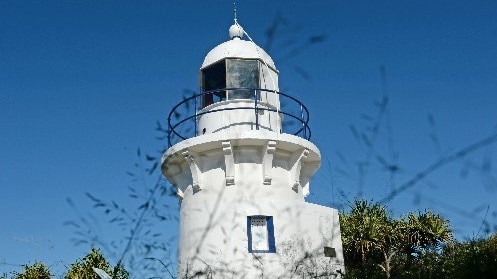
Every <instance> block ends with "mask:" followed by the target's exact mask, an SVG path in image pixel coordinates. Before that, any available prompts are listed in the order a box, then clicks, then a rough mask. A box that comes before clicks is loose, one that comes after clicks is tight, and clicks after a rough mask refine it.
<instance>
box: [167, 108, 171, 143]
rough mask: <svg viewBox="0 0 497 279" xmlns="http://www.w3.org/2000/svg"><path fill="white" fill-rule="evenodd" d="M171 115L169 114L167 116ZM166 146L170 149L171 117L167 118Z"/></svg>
mask: <svg viewBox="0 0 497 279" xmlns="http://www.w3.org/2000/svg"><path fill="white" fill-rule="evenodd" d="M169 115H171V114H169ZM167 144H168V146H169V147H171V117H170V116H169V117H167Z"/></svg>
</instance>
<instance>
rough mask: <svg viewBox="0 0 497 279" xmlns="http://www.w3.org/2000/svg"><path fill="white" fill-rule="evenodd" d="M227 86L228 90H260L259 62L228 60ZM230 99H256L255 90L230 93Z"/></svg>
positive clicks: (232, 91) (231, 91)
mask: <svg viewBox="0 0 497 279" xmlns="http://www.w3.org/2000/svg"><path fill="white" fill-rule="evenodd" d="M226 67H227V68H226V72H227V75H228V76H227V78H226V85H227V87H228V88H258V87H259V61H258V60H249V59H227V65H226ZM228 98H229V99H254V90H248V89H239V90H230V91H229V92H228Z"/></svg>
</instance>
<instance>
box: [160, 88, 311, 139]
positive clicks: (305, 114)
mask: <svg viewBox="0 0 497 279" xmlns="http://www.w3.org/2000/svg"><path fill="white" fill-rule="evenodd" d="M272 94H274V95H272ZM213 96H216V97H218V98H219V100H216V101H214V100H213ZM268 96H270V97H276V98H275V100H276V101H277V102H278V103H279V104H280V105H279V106H280V108H279V109H278V108H277V107H276V106H274V105H270V104H269V103H268V102H267V100H268V99H269V97H268ZM206 100H208V103H206ZM233 100H245V101H246V100H248V101H250V100H251V101H252V102H253V105H250V106H242V107H222V108H219V109H216V108H215V107H211V106H214V105H216V104H219V103H223V102H229V101H233ZM252 102H251V104H252ZM232 110H253V111H254V116H255V117H254V119H255V123H254V124H255V125H254V127H255V129H256V130H259V128H260V127H261V126H260V124H259V118H260V114H261V112H263V111H270V112H276V113H278V114H279V115H280V119H281V131H280V132H281V133H287V134H293V135H296V136H300V137H302V138H304V139H307V140H309V139H310V137H311V129H310V128H309V125H308V123H309V111H308V110H307V108H306V107H305V106H304V104H303V103H302V102H300V101H299V100H297V99H296V98H294V97H292V96H290V95H287V94H284V93H281V92H277V91H274V90H269V89H261V88H224V89H218V90H212V91H207V92H202V93H198V94H194V95H192V96H190V97H188V98H185V99H183V101H181V102H180V103H178V104H177V105H176V106H174V107H173V108H172V109H171V112H170V113H169V116H168V119H167V122H168V143H169V146H172V145H173V144H176V143H178V142H179V141H182V140H185V139H187V138H191V137H195V136H197V135H198V132H197V124H198V123H197V120H198V119H199V117H201V116H202V115H206V114H210V113H216V112H220V111H232Z"/></svg>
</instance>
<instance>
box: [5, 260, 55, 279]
mask: <svg viewBox="0 0 497 279" xmlns="http://www.w3.org/2000/svg"><path fill="white" fill-rule="evenodd" d="M51 276H52V274H51V273H50V270H49V269H48V267H47V266H46V265H45V264H43V263H39V262H35V263H34V264H33V265H24V271H23V272H22V273H15V274H14V279H50V278H51Z"/></svg>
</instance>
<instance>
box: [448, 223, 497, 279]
mask: <svg viewBox="0 0 497 279" xmlns="http://www.w3.org/2000/svg"><path fill="white" fill-rule="evenodd" d="M445 257H446V259H445V262H444V265H443V267H444V273H445V278H455V276H457V277H459V278H482V279H485V278H489V279H490V278H497V233H496V234H494V235H493V236H491V237H490V238H488V239H477V240H469V241H467V242H463V243H456V244H454V245H452V246H449V247H448V248H447V249H446V254H445Z"/></svg>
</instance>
